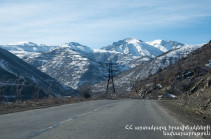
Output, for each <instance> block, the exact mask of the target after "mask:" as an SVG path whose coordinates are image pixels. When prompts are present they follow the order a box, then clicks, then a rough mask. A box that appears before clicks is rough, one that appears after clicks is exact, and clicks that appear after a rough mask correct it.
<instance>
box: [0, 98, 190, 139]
mask: <svg viewBox="0 0 211 139" xmlns="http://www.w3.org/2000/svg"><path fill="white" fill-rule="evenodd" d="M169 126H182V124H181V123H180V122H179V121H177V120H175V119H174V118H173V117H171V116H169V115H168V113H167V112H165V110H164V109H163V108H162V107H160V106H159V105H158V104H157V103H156V101H154V100H97V101H89V102H82V103H75V104H68V105H62V106H56V107H50V108H44V109H37V110H30V111H25V112H18V113H12V114H5V115H1V116H0V138H2V139H7V138H8V139H13V138H14V139H24V138H25V139H31V138H37V139H133V138H134V139H138V138H142V139H145V138H146V139H148V138H152V139H154V138H156V139H159V138H160V139H165V138H170V137H171V138H187V136H183V137H181V136H167V135H165V133H167V132H168V128H169ZM143 127H146V128H147V127H151V129H145V130H143V129H142V130H141V128H143ZM152 127H153V128H154V129H155V128H156V130H152ZM165 127H166V128H167V130H165ZM158 128H159V129H158ZM190 138H194V136H191V137H190Z"/></svg>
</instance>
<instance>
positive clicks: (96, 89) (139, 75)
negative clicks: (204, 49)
mask: <svg viewBox="0 0 211 139" xmlns="http://www.w3.org/2000/svg"><path fill="white" fill-rule="evenodd" d="M200 47H201V45H184V46H183V47H181V48H177V49H174V50H171V51H168V52H166V53H164V54H162V55H160V56H158V57H156V58H154V59H152V60H150V61H148V62H145V63H142V64H140V65H138V66H136V67H134V68H132V69H130V70H128V71H126V72H123V73H122V74H120V75H118V76H117V77H115V78H114V83H115V87H116V90H117V93H119V94H120V95H128V93H129V92H130V91H131V89H132V87H133V85H134V84H135V82H136V81H138V80H142V79H145V78H147V77H149V76H150V75H152V74H155V73H157V72H158V71H161V70H162V69H164V68H166V67H168V66H169V65H172V64H173V63H175V62H176V61H178V60H179V59H181V58H183V57H186V56H187V55H188V54H189V53H191V52H192V51H194V50H196V49H198V48H200ZM106 85H107V82H103V83H101V84H97V85H94V86H93V94H100V93H105V89H106Z"/></svg>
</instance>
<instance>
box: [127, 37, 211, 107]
mask: <svg viewBox="0 0 211 139" xmlns="http://www.w3.org/2000/svg"><path fill="white" fill-rule="evenodd" d="M130 94H131V95H132V96H136V97H142V98H145V97H147V98H153V99H163V98H169V97H181V96H182V97H184V96H186V95H187V96H188V98H191V97H192V98H197V97H198V96H203V97H204V102H206V101H207V103H208V102H209V105H210V97H211V41H210V42H209V43H208V44H206V45H204V46H203V47H201V48H199V49H197V50H196V51H194V52H192V53H190V54H189V55H188V56H187V57H185V58H182V59H181V60H179V61H178V62H176V63H175V64H173V65H171V66H169V67H167V68H166V69H164V70H162V71H160V72H158V73H157V74H154V75H151V76H150V77H149V78H147V79H145V80H141V81H137V82H136V83H135V85H134V86H133V89H132V91H131V93H130ZM193 96H194V97H193ZM197 100H201V98H199V97H198V99H197ZM202 101H203V100H201V102H202ZM196 102H197V101H196Z"/></svg>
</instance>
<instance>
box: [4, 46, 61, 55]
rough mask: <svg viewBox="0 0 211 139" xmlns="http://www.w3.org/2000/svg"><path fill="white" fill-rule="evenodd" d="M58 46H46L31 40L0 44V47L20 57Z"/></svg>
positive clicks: (43, 51)
mask: <svg viewBox="0 0 211 139" xmlns="http://www.w3.org/2000/svg"><path fill="white" fill-rule="evenodd" d="M56 47H58V46H46V45H44V44H39V45H38V44H36V43H33V42H18V43H14V44H8V45H0V48H3V49H5V50H8V51H10V52H11V53H13V54H15V55H16V56H18V57H20V58H25V57H28V56H30V55H32V54H40V53H45V52H48V51H50V50H51V49H54V48H56Z"/></svg>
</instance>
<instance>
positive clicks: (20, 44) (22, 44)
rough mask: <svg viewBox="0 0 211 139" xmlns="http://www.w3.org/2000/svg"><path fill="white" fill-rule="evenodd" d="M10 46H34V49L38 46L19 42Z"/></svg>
mask: <svg viewBox="0 0 211 139" xmlns="http://www.w3.org/2000/svg"><path fill="white" fill-rule="evenodd" d="M8 45H9V46H14V45H18V46H32V47H37V46H38V44H36V43H33V42H17V43H11V44H8Z"/></svg>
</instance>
